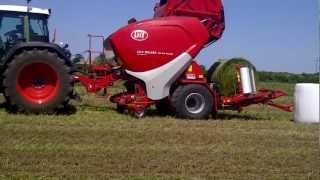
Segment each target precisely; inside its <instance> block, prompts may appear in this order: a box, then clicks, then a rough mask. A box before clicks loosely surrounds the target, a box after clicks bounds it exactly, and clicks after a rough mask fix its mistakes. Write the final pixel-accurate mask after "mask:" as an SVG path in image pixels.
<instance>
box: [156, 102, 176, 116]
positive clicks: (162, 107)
mask: <svg viewBox="0 0 320 180" xmlns="http://www.w3.org/2000/svg"><path fill="white" fill-rule="evenodd" d="M156 109H157V113H159V114H160V115H171V114H172V111H173V110H172V109H173V108H172V105H171V103H170V100H169V99H163V100H160V101H159V102H157V103H156Z"/></svg>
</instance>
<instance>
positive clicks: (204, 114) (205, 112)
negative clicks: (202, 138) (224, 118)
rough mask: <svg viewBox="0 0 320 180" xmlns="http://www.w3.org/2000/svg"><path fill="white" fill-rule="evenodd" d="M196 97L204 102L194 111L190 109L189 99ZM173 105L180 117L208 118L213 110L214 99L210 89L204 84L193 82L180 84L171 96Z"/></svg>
mask: <svg viewBox="0 0 320 180" xmlns="http://www.w3.org/2000/svg"><path fill="white" fill-rule="evenodd" d="M192 96H195V98H199V99H201V101H202V103H203V104H201V105H200V106H199V108H198V109H197V108H195V110H194V112H192V110H190V109H188V105H187V104H188V103H189V102H188V101H189V100H192V99H188V98H191V97H192ZM171 102H172V106H173V108H174V109H175V112H176V115H177V117H178V118H183V119H208V118H209V117H210V114H211V113H212V111H213V103H214V99H213V96H212V94H211V93H210V91H209V90H208V89H207V88H206V87H205V86H202V85H198V84H191V85H182V86H179V87H178V88H177V89H176V90H175V91H174V92H173V95H172V97H171Z"/></svg>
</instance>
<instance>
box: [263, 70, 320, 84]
mask: <svg viewBox="0 0 320 180" xmlns="http://www.w3.org/2000/svg"><path fill="white" fill-rule="evenodd" d="M258 78H259V80H260V81H263V82H284V83H319V74H316V73H314V74H310V73H302V74H293V73H287V72H267V71H260V72H258Z"/></svg>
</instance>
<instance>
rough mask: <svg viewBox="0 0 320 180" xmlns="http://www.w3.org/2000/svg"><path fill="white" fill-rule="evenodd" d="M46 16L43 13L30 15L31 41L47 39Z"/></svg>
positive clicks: (44, 40) (45, 40)
mask: <svg viewBox="0 0 320 180" xmlns="http://www.w3.org/2000/svg"><path fill="white" fill-rule="evenodd" d="M47 19H48V17H47V16H44V15H30V39H31V41H42V42H48V41H49V32H48V20H47Z"/></svg>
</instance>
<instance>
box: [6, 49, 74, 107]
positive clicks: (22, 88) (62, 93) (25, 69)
mask: <svg viewBox="0 0 320 180" xmlns="http://www.w3.org/2000/svg"><path fill="white" fill-rule="evenodd" d="M4 88H5V93H4V94H5V96H6V99H7V101H8V104H9V105H10V106H11V107H14V109H16V111H18V112H31V113H53V112H55V111H56V110H57V109H58V108H59V107H63V105H64V104H66V103H67V102H68V101H69V97H70V95H71V94H72V91H73V85H72V76H71V71H70V67H69V66H67V65H66V64H65V61H64V60H62V59H61V58H60V57H59V56H58V55H57V54H56V53H53V52H49V51H48V50H38V49H33V50H29V51H23V52H22V53H21V54H18V55H16V56H15V57H14V59H13V60H12V61H11V62H10V63H9V65H8V67H7V69H6V71H5V73H4Z"/></svg>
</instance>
